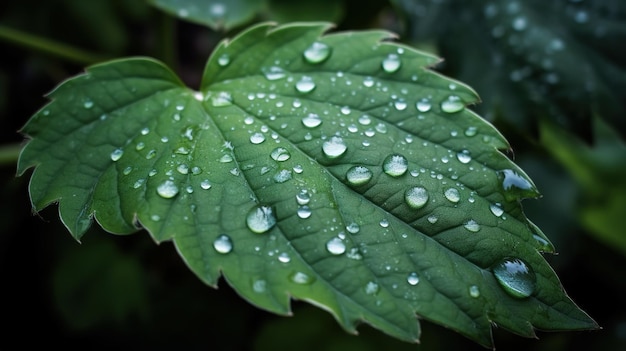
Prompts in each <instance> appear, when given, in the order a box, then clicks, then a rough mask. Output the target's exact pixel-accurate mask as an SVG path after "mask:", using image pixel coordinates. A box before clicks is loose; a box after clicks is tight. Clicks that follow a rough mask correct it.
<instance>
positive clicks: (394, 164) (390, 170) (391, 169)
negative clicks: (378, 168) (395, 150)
mask: <svg viewBox="0 0 626 351" xmlns="http://www.w3.org/2000/svg"><path fill="white" fill-rule="evenodd" d="M408 168H409V161H407V159H406V157H404V156H402V155H399V154H393V155H389V156H387V157H386V158H385V160H384V161H383V171H384V172H385V173H387V174H388V175H390V176H392V177H399V176H401V175H403V174H404V173H406V171H407V169H408Z"/></svg>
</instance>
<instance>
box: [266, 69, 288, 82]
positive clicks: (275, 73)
mask: <svg viewBox="0 0 626 351" xmlns="http://www.w3.org/2000/svg"><path fill="white" fill-rule="evenodd" d="M261 72H263V75H264V76H265V78H266V79H267V80H279V79H282V78H285V76H287V73H286V72H285V71H284V70H283V69H282V68H280V67H278V66H270V67H263V68H261Z"/></svg>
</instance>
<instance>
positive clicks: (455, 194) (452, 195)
mask: <svg viewBox="0 0 626 351" xmlns="http://www.w3.org/2000/svg"><path fill="white" fill-rule="evenodd" d="M443 195H444V196H445V197H446V199H448V201H450V202H454V203H457V202H459V201H460V200H461V194H460V193H459V190H458V189H456V188H448V189H446V190H445V191H444V192H443Z"/></svg>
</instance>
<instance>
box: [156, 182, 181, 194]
mask: <svg viewBox="0 0 626 351" xmlns="http://www.w3.org/2000/svg"><path fill="white" fill-rule="evenodd" d="M157 194H159V196H161V197H162V198H164V199H171V198H173V197H174V196H176V195H177V194H178V186H176V183H174V182H173V181H171V180H169V179H168V180H166V181H164V182H163V183H161V184H159V186H157Z"/></svg>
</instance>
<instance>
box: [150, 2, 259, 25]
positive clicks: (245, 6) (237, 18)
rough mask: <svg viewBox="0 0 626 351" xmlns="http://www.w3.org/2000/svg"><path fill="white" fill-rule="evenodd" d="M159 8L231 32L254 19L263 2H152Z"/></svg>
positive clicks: (184, 18)
mask: <svg viewBox="0 0 626 351" xmlns="http://www.w3.org/2000/svg"><path fill="white" fill-rule="evenodd" d="M150 1H151V3H152V4H153V5H154V6H156V7H157V8H159V9H161V10H163V11H165V12H167V13H169V14H171V15H174V16H176V17H178V18H181V19H183V20H186V21H189V22H193V23H197V24H201V25H205V26H208V27H210V28H212V29H214V30H219V29H224V30H229V29H231V28H233V27H236V26H239V25H242V24H244V23H246V22H247V21H249V20H251V19H252V18H254V16H255V15H257V13H258V12H259V11H260V10H261V9H262V8H263V6H264V1H263V0H228V1H217V0H208V1H207V0H150Z"/></svg>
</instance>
